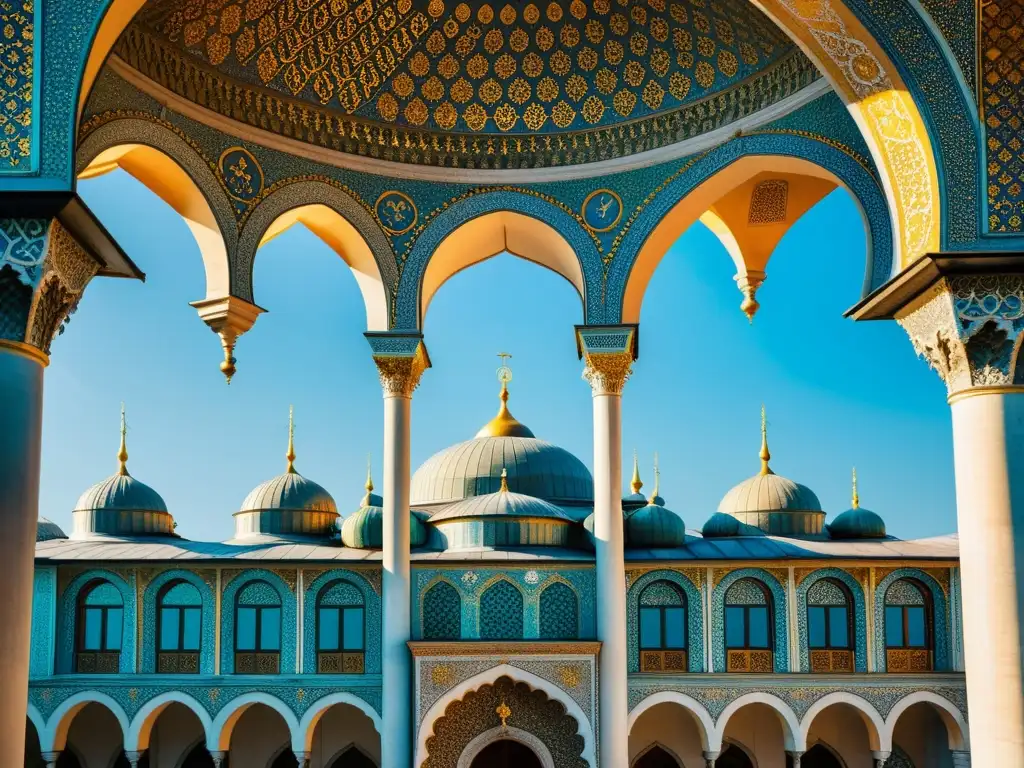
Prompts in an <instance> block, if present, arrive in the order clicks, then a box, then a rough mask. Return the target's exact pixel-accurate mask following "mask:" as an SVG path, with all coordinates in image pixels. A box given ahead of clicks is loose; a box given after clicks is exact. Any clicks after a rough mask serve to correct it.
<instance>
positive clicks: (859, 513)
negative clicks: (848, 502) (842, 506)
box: [827, 507, 886, 539]
mask: <svg viewBox="0 0 1024 768" xmlns="http://www.w3.org/2000/svg"><path fill="white" fill-rule="evenodd" d="M827 527H828V532H829V535H830V536H831V537H832V538H833V539H884V538H885V535H886V534H885V521H884V520H883V519H882V517H881V516H880V515H878V514H876V513H875V512H872V511H871V510H870V509H862V508H860V507H856V508H854V509H848V510H846V511H845V512H843V513H842V514H841V515H839V516H838V517H837V518H836V519H835V520H833V521H832V522H831V523H829V524H828V526H827Z"/></svg>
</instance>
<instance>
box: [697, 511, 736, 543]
mask: <svg viewBox="0 0 1024 768" xmlns="http://www.w3.org/2000/svg"><path fill="white" fill-rule="evenodd" d="M741 527H742V526H741V524H740V521H739V520H737V519H736V518H735V517H733V516H732V515H727V514H725V513H724V512H715V514H713V515H712V516H711V517H710V518H709V519H708V521H707V522H706V523H704V528H703V530H702V531H701V533H702V534H704V538H705V539H714V538H719V537H722V536H739V535H740V528H741Z"/></svg>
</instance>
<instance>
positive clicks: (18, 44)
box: [0, 0, 35, 170]
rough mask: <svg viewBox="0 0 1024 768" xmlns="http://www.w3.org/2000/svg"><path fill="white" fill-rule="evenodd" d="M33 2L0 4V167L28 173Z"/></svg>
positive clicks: (30, 134) (30, 152) (11, 1)
mask: <svg viewBox="0 0 1024 768" xmlns="http://www.w3.org/2000/svg"><path fill="white" fill-rule="evenodd" d="M34 7H35V3H34V1H33V0H9V1H8V2H3V3H0V50H2V51H3V56H0V166H7V167H9V168H17V169H19V170H30V169H29V168H28V165H29V161H30V160H31V157H32V77H33V58H32V57H33V40H34V38H35V32H34V27H35V25H34V23H33V19H34V13H35V11H34Z"/></svg>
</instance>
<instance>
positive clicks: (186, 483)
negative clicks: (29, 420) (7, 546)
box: [40, 171, 956, 539]
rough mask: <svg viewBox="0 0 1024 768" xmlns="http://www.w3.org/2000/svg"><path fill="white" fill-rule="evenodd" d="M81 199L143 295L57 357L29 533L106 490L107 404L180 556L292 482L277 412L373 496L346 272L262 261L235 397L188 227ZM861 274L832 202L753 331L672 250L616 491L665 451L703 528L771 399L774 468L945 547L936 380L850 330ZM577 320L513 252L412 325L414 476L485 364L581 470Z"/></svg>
mask: <svg viewBox="0 0 1024 768" xmlns="http://www.w3.org/2000/svg"><path fill="white" fill-rule="evenodd" d="M80 192H81V194H82V195H83V197H84V198H85V200H86V201H87V202H88V204H89V205H90V206H92V208H93V210H94V211H95V212H96V214H97V215H98V216H99V218H100V219H101V220H102V221H103V223H104V224H105V225H106V226H107V227H108V228H109V230H110V231H111V233H112V234H113V235H114V237H115V238H116V239H117V240H118V242H120V243H121V245H122V246H123V247H124V249H125V250H126V251H127V252H128V253H129V254H130V255H131V256H132V258H133V259H135V261H136V263H137V264H138V265H139V266H140V267H141V268H142V269H143V270H144V271H145V272H146V273H147V276H148V279H147V281H146V282H145V283H139V282H133V281H122V280H97V281H94V282H93V283H92V285H90V287H89V289H88V290H87V291H86V295H85V298H84V299H83V301H82V303H81V305H80V307H79V309H78V312H77V313H76V314H75V315H74V317H73V319H72V322H71V324H70V326H69V328H68V330H67V332H66V333H65V334H64V335H63V336H62V337H60V338H58V339H57V340H56V341H55V342H54V345H53V350H52V351H53V355H52V362H51V365H50V367H49V368H48V370H47V374H46V397H45V411H44V426H43V429H44V439H43V477H42V495H41V501H40V509H41V513H42V514H43V515H45V516H47V517H50V518H51V519H53V520H54V521H56V522H58V523H59V524H61V525H63V526H65V527H69V526H70V518H71V509H72V508H73V506H74V503H75V501H76V499H77V498H78V495H79V494H80V493H81V492H82V491H83V490H84V489H85V488H86V487H88V486H89V485H91V484H92V483H94V482H97V481H99V480H101V479H102V478H104V477H106V476H107V475H109V474H111V473H112V472H113V471H114V469H115V468H116V459H115V454H116V452H117V444H118V418H119V407H120V402H121V401H122V400H123V401H124V402H125V403H126V407H127V409H128V424H129V446H128V447H129V452H130V456H131V458H130V460H129V469H130V471H131V472H132V474H133V475H134V476H135V477H137V478H139V479H140V480H142V481H143V482H146V483H148V484H150V485H152V486H153V487H154V488H156V489H157V490H158V491H159V492H160V493H161V494H162V495H163V497H164V498H165V500H166V501H167V504H168V506H169V508H170V510H171V512H172V513H173V514H174V516H175V519H176V520H177V521H178V524H179V528H178V532H179V533H181V534H182V535H184V536H186V537H189V538H194V539H226V538H228V537H230V535H231V532H232V530H233V521H232V518H231V514H232V512H234V511H236V510H237V509H238V506H239V504H240V503H241V501H242V499H243V498H244V497H245V495H246V493H248V491H249V490H250V489H251V488H252V487H253V486H255V485H256V484H258V483H259V482H261V481H263V480H266V479H268V478H269V477H271V476H273V475H275V474H278V473H280V472H282V471H283V470H284V467H285V459H284V454H285V449H286V442H287V422H288V406H289V405H290V404H293V405H294V406H295V414H296V417H295V418H296V441H297V444H296V449H297V454H298V459H297V461H296V466H297V468H298V469H299V471H300V472H302V473H303V474H304V475H306V476H307V477H310V478H312V479H314V480H316V481H317V482H319V483H321V484H322V485H324V486H325V487H326V488H327V489H328V490H329V491H330V492H331V493H332V494H333V495H334V497H335V499H336V500H337V502H338V506H339V510H340V511H341V512H342V513H343V514H347V513H349V512H350V511H352V510H354V509H355V508H356V507H357V506H358V501H359V499H360V498H361V496H362V493H363V490H362V484H363V478H364V476H365V466H366V457H367V455H368V454H369V455H371V456H372V457H373V460H374V464H375V465H376V466H377V468H378V470H377V472H376V476H377V480H378V482H379V480H380V472H379V465H380V458H379V457H380V454H381V445H382V433H383V426H382V405H381V394H380V386H379V384H378V382H377V377H376V372H375V369H374V366H373V363H372V361H371V359H370V354H369V346H368V345H367V343H366V340H365V339H364V338H363V336H362V333H363V331H364V330H365V313H364V310H363V306H362V300H361V297H360V294H359V290H358V288H357V286H356V283H355V280H354V278H353V277H352V276H351V273H350V272H349V270H348V268H347V267H346V265H345V264H344V262H343V261H342V260H341V259H340V258H339V257H337V256H336V255H335V254H334V253H333V252H332V251H330V250H329V249H328V248H327V247H326V246H324V245H323V244H322V243H321V242H320V241H319V240H318V239H316V238H315V237H314V236H313V235H311V234H310V233H309V232H308V231H306V230H305V229H303V228H301V227H296V228H293V229H292V230H290V231H289V232H287V233H286V234H285V235H283V236H281V237H278V238H276V239H275V240H273V241H272V242H271V243H270V244H268V245H267V246H266V247H265V248H264V249H263V250H261V251H260V254H259V256H258V258H257V260H256V267H255V291H256V301H257V303H258V304H260V305H261V306H263V307H265V308H266V309H267V310H269V311H268V312H267V314H265V315H263V316H261V317H260V319H259V320H258V321H257V323H256V325H255V327H254V328H253V330H252V331H251V332H250V333H249V334H247V335H246V336H244V337H243V338H242V339H241V340H240V342H239V345H238V349H237V351H236V357H237V358H238V374H237V375H236V377H235V379H234V381H233V382H232V384H231V386H230V387H229V386H226V385H225V383H224V379H223V377H222V375H221V373H220V371H219V370H218V367H217V366H218V364H219V362H220V359H221V350H220V344H219V340H218V339H217V337H216V336H215V335H214V334H213V333H212V332H211V331H210V330H209V329H207V327H206V326H205V325H204V324H203V323H202V322H201V321H200V320H199V318H198V316H197V315H196V313H195V310H194V309H192V308H191V307H190V306H189V305H188V302H189V301H193V300H196V299H200V298H202V297H203V296H204V294H205V288H204V276H203V267H202V261H201V258H200V256H199V252H198V248H197V247H196V245H195V243H194V241H193V240H192V237H191V234H190V233H189V231H188V229H187V227H186V226H185V224H184V222H183V221H182V220H181V219H180V218H178V216H177V215H176V214H175V213H174V212H173V211H172V210H171V209H170V208H169V207H167V206H166V205H165V204H164V203H163V202H161V201H160V200H159V199H158V198H156V197H155V196H153V195H152V194H151V193H150V192H149V191H148V190H146V189H145V188H144V187H142V186H141V185H140V184H138V183H137V182H135V181H134V180H133V179H132V178H131V177H129V176H127V175H126V174H124V173H123V172H121V171H117V172H114V173H112V174H109V175H107V176H104V177H101V178H99V179H95V180H92V181H88V182H83V183H82V184H81V185H80ZM864 254H865V240H864V232H863V227H862V224H861V219H860V215H859V213H858V212H857V210H856V208H855V206H854V204H853V202H852V200H851V199H850V197H849V196H848V195H847V194H846V193H845V192H842V191H838V192H835V193H833V194H832V195H830V196H829V197H827V198H826V199H825V200H824V201H822V202H821V203H820V204H819V205H817V206H816V207H815V208H814V209H812V210H811V211H810V212H809V213H808V214H807V215H805V216H804V218H803V219H802V220H801V221H799V222H798V223H797V224H796V225H795V226H794V227H793V228H792V230H791V231H790V232H789V233H788V234H787V235H786V237H785V238H784V239H783V241H782V242H781V244H780V245H779V247H778V249H777V250H776V252H775V254H774V256H773V257H772V260H771V262H770V263H769V266H768V280H767V281H766V283H765V284H764V286H763V287H762V288H761V290H760V292H759V294H758V299H759V301H760V302H761V304H762V308H761V311H760V313H759V314H758V316H757V318H756V320H755V322H754V324H753V326H751V325H748V324H747V320H746V318H745V317H744V316H743V315H742V314H741V312H740V311H739V302H740V298H741V297H740V294H739V292H738V291H737V289H736V286H735V283H734V282H733V280H732V276H733V273H734V271H735V270H734V267H733V264H732V261H731V260H730V259H729V257H728V256H727V255H726V252H725V250H724V249H723V248H722V246H721V245H720V244H719V242H718V241H717V240H716V239H715V238H714V236H712V235H711V234H710V233H709V232H708V231H707V230H706V229H704V228H703V227H702V226H701V225H699V224H698V225H695V226H694V227H693V228H691V230H690V231H688V232H686V233H685V234H684V235H683V236H682V237H681V238H680V239H679V241H678V242H677V243H676V244H675V246H674V247H673V248H672V250H671V251H670V252H669V254H668V255H667V256H666V258H665V259H664V260H663V261H662V263H661V265H660V266H659V267H658V270H657V272H656V273H655V275H654V278H653V280H652V283H651V286H650V288H649V289H648V292H647V296H646V299H645V301H644V305H643V311H642V316H641V334H640V344H641V356H640V359H639V361H638V362H637V363H636V365H635V366H634V369H633V377H632V378H631V380H630V382H629V383H628V384H627V386H626V391H625V395H624V400H623V418H624V427H623V456H624V462H625V463H626V466H624V468H623V471H624V479H625V480H626V481H628V472H629V466H628V463H629V461H630V460H631V455H632V450H633V449H634V448H636V449H637V450H638V451H639V453H640V456H641V461H642V463H643V466H642V471H643V475H644V478H645V481H646V482H647V486H646V488H645V491H648V492H649V491H650V489H651V480H652V479H653V478H652V477H651V471H650V463H651V458H652V455H653V453H654V452H655V451H657V452H658V453H659V454H660V460H661V469H662V495H663V496H665V497H666V499H667V501H668V506H669V507H670V508H671V509H673V510H675V511H676V512H677V513H679V514H680V515H682V517H683V518H684V519H685V521H686V524H687V526H688V527H700V526H701V525H702V524H703V522H704V521H705V520H706V519H707V518H708V517H709V516H710V515H711V514H712V513H713V512H714V510H715V508H716V507H717V505H718V502H719V500H720V499H721V497H722V496H723V495H724V494H725V493H726V491H727V490H728V489H729V488H730V487H731V486H732V485H734V484H735V483H737V482H739V481H740V480H742V479H744V478H746V477H748V476H750V475H752V474H754V473H755V471H756V470H757V468H758V466H759V463H758V459H757V451H758V448H759V444H760V436H759V418H760V417H759V409H760V406H761V403H762V402H764V403H765V405H766V407H767V410H768V422H769V439H770V445H771V451H772V456H773V460H772V467H773V469H774V470H775V471H776V472H778V473H779V474H782V475H785V476H787V477H790V478H792V479H794V480H796V481H798V482H801V483H804V484H806V485H808V486H810V487H811V488H812V489H813V490H814V491H815V492H816V493H817V494H818V497H819V498H820V499H821V501H822V504H823V505H824V508H825V510H826V511H827V512H829V513H830V516H832V515H835V514H838V513H839V512H841V511H842V510H844V509H846V508H848V507H849V502H850V469H851V467H852V466H853V465H856V466H857V471H858V475H859V477H860V490H861V500H862V503H863V506H865V507H868V508H870V509H873V510H875V511H876V512H878V513H879V514H881V515H882V516H883V517H884V518H885V520H886V522H887V523H888V527H889V531H890V533H892V534H894V535H897V536H900V537H903V538H912V537H923V536H931V535H937V534H941V533H948V532H951V531H953V530H954V529H955V526H956V517H955V506H954V497H953V472H952V442H951V434H950V420H949V409H948V406H947V405H946V402H945V392H944V389H943V386H942V384H941V382H940V381H939V379H938V377H937V376H936V375H935V374H934V373H932V372H931V371H929V370H928V369H927V366H926V365H925V363H924V362H923V361H921V360H918V359H916V358H915V356H914V353H913V351H912V349H911V346H910V342H909V341H908V340H907V338H906V336H905V334H904V333H903V331H902V330H901V329H900V328H899V327H898V326H896V325H895V324H894V323H886V322H880V323H856V324H855V323H853V322H852V321H849V320H845V319H843V317H842V312H843V311H844V310H845V309H846V308H848V307H849V306H850V305H852V304H853V303H855V302H856V301H857V300H858V299H859V297H860V288H861V284H862V280H863V274H864V260H865V255H864ZM581 319H582V312H581V307H580V301H579V298H578V297H577V295H576V293H575V290H574V289H573V288H572V287H571V286H570V285H569V283H567V282H566V281H564V280H563V279H562V278H561V277H559V276H558V275H555V274H554V273H551V272H548V271H546V270H544V269H543V268H541V267H538V266H536V265H533V264H529V263H527V262H524V261H522V260H519V259H516V258H513V257H511V256H502V257H498V258H495V259H492V260H491V261H488V262H485V263H484V264H481V265H479V266H476V267H474V268H472V269H469V270H467V271H465V272H462V273H460V274H458V275H456V276H455V277H454V278H453V279H452V280H451V281H450V282H449V283H447V284H446V285H445V286H443V287H442V289H441V290H440V292H439V294H438V295H437V297H436V298H435V299H434V301H433V302H432V304H431V306H430V311H429V314H428V316H427V318H426V324H425V334H426V341H427V346H428V348H429V350H430V355H431V358H432V361H433V363H434V367H433V368H432V369H431V370H429V371H427V373H426V374H425V375H424V377H423V380H422V382H421V385H420V388H419V390H418V391H417V393H416V395H415V397H414V399H413V427H412V434H413V437H412V439H413V443H412V463H413V466H414V467H415V466H417V465H418V464H419V463H421V462H422V461H424V460H425V459H426V458H427V457H429V456H430V455H431V454H432V453H434V452H435V451H438V450H440V449H442V448H444V447H446V446H448V445H451V444H453V443H456V442H459V441H462V440H466V439H469V438H471V437H472V436H473V434H474V433H475V432H476V430H477V429H478V428H479V427H480V426H481V425H482V424H483V423H484V422H486V421H487V420H488V419H490V418H491V416H492V415H493V413H494V411H495V409H496V406H497V402H498V401H497V392H498V384H497V382H496V380H495V369H496V367H497V365H498V358H497V357H496V354H497V353H498V352H510V353H511V354H512V355H513V358H512V360H511V366H512V368H513V371H514V380H513V382H512V385H511V390H512V399H511V400H510V407H511V409H512V412H513V413H514V414H515V415H516V416H517V417H518V418H519V419H520V420H521V421H523V422H524V423H526V424H528V425H529V426H530V427H531V428H532V429H533V431H534V432H535V433H536V434H537V435H538V437H542V438H544V439H546V440H549V441H551V442H554V443H557V444H559V445H561V446H563V447H564V448H566V449H568V450H570V451H572V452H573V453H575V454H576V455H578V456H579V457H580V458H581V459H583V460H584V461H585V462H586V463H587V464H588V465H592V450H593V448H592V438H591V410H590V391H589V388H588V386H587V385H586V384H585V383H584V382H583V381H582V380H581V377H580V373H581V364H580V362H579V361H578V360H577V359H576V353H575V341H574V338H573V325H574V324H576V323H579V322H580V321H581Z"/></svg>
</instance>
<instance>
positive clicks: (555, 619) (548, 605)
mask: <svg viewBox="0 0 1024 768" xmlns="http://www.w3.org/2000/svg"><path fill="white" fill-rule="evenodd" d="M527 578H529V573H527ZM579 613H580V608H579V600H577V599H576V593H575V592H574V591H573V590H572V587H570V586H569V585H567V584H563V583H562V582H557V581H556V582H554V583H553V584H551V585H549V586H548V587H546V588H545V589H544V591H543V592H541V593H540V633H539V636H540V639H541V640H575V639H577V638H578V637H579V633H580V626H579V625H580V618H579Z"/></svg>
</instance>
